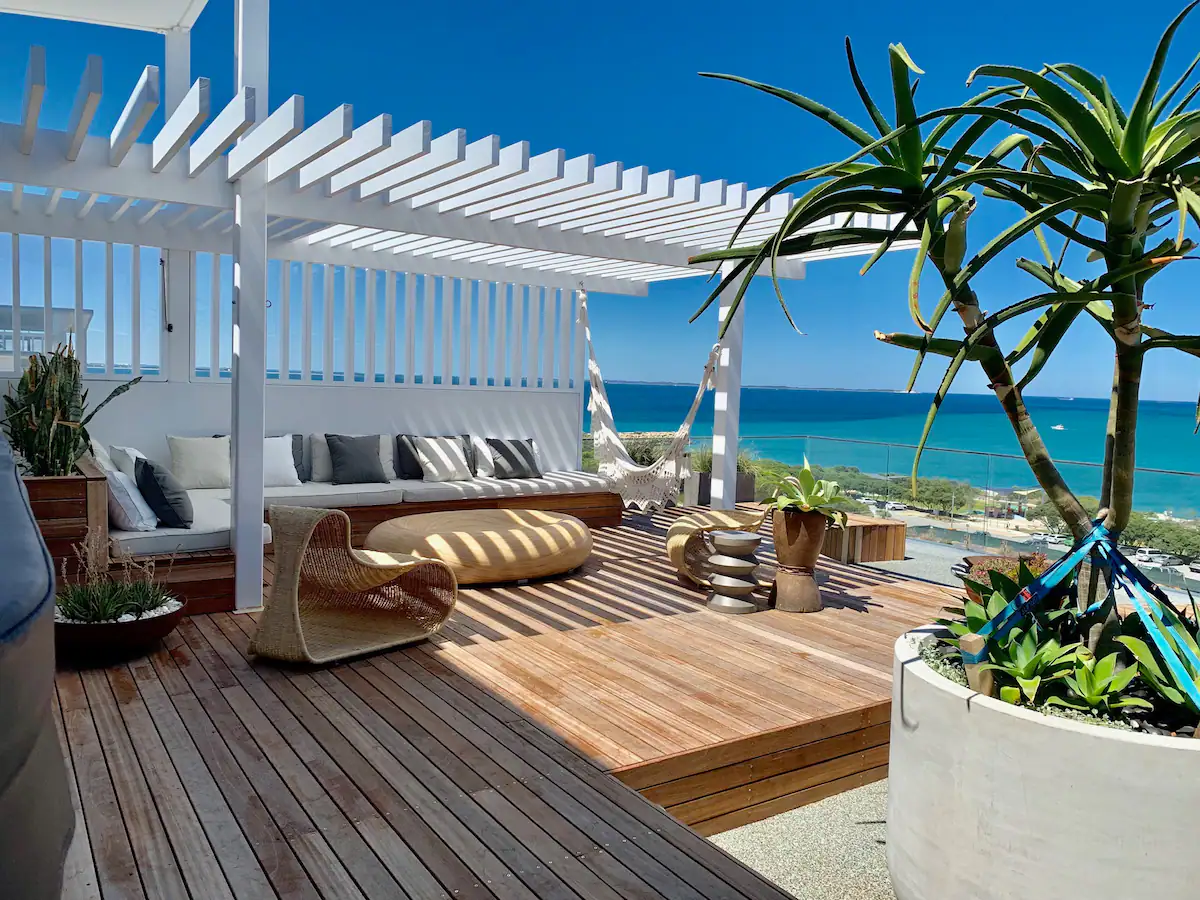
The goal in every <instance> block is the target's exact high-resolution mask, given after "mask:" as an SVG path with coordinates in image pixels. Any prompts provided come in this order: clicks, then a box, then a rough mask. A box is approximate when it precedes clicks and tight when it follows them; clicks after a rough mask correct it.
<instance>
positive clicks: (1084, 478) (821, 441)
mask: <svg viewBox="0 0 1200 900" xmlns="http://www.w3.org/2000/svg"><path fill="white" fill-rule="evenodd" d="M667 440H668V439H666V438H662V437H660V436H654V437H646V436H638V437H633V436H631V437H629V438H628V439H627V441H626V443H627V446H629V447H630V449H631V452H632V454H633V455H634V458H635V459H637V460H638V461H639V462H643V461H644V462H649V461H651V460H653V459H654V458H655V457H656V456H657V455H658V453H660V452H661V450H662V448H663V447H665V445H666V441H667ZM741 448H742V451H743V453H744V454H745V456H746V457H747V458H749V459H750V460H752V461H753V466H751V468H753V469H754V470H755V471H756V473H757V482H756V486H755V496H756V498H757V499H759V500H762V499H765V498H767V497H769V496H770V494H771V491H772V484H773V482H774V481H775V480H777V479H778V478H780V477H783V476H784V475H787V474H789V473H790V472H791V471H792V470H793V469H794V468H795V467H798V466H801V465H803V463H804V460H805V459H806V458H807V459H808V461H809V462H810V464H811V465H812V466H813V468H814V470H815V471H816V473H817V475H818V477H823V478H830V479H833V480H835V481H837V482H839V483H840V484H841V485H842V487H843V489H844V490H845V492H846V497H847V507H848V508H849V509H851V510H852V511H855V512H859V513H862V514H869V515H873V516H880V517H902V518H904V519H905V520H906V521H907V523H908V536H909V540H910V545H909V549H910V553H911V554H917V553H920V552H922V545H923V544H924V545H931V544H938V545H941V547H942V548H943V549H942V550H941V551H940V553H941V554H942V555H943V556H944V555H945V552H946V549H948V548H950V547H953V548H956V549H961V550H962V551H963V554H964V555H968V554H969V553H971V552H974V553H981V554H992V553H1001V554H1003V553H1016V552H1021V553H1025V552H1041V553H1045V554H1046V555H1047V556H1048V557H1049V558H1051V559H1054V558H1057V557H1058V556H1061V555H1062V554H1063V553H1065V552H1066V551H1067V550H1068V549H1069V547H1070V544H1071V541H1070V538H1069V536H1067V529H1066V528H1065V526H1064V524H1063V522H1062V520H1061V517H1059V516H1058V514H1057V512H1056V511H1055V510H1054V508H1053V505H1052V504H1050V503H1048V502H1047V501H1046V498H1045V495H1044V494H1043V492H1042V491H1041V490H1040V488H1039V487H1038V486H1037V482H1036V480H1035V479H1034V478H1033V476H1032V474H1031V473H1030V471H1029V466H1028V464H1027V463H1026V461H1025V459H1024V458H1023V457H1020V456H1013V455H1008V454H999V453H981V452H974V451H964V450H954V449H949V448H941V447H928V448H926V449H925V451H924V453H923V454H922V457H921V465H920V469H919V471H918V479H917V490H916V493H915V495H914V493H913V491H912V482H911V476H912V464H913V458H914V455H915V453H916V448H915V447H914V446H912V445H907V444H895V443H885V442H872V441H858V440H851V439H845V438H832V437H825V436H820V435H762V436H759V435H751V436H744V437H743V438H742V441H741ZM590 449H591V447H590V439H588V440H586V441H585V450H584V455H585V460H588V459H590V456H591V455H590V453H589V451H590ZM691 453H692V462H693V468H694V469H696V470H698V471H705V470H707V469H708V468H709V466H710V465H711V442H710V440H709V439H699V440H697V441H696V442H695V443H694V444H693V445H692V448H691ZM1058 466H1059V470H1060V471H1061V472H1062V475H1063V477H1064V478H1065V479H1066V480H1067V483H1068V484H1069V485H1070V486H1071V488H1072V489H1073V490H1074V491H1075V492H1076V494H1077V495H1079V496H1080V497H1082V498H1085V500H1084V502H1085V504H1089V503H1090V504H1092V505H1091V506H1089V508H1090V509H1094V508H1095V499H1094V498H1096V497H1098V496H1099V494H1100V490H1101V478H1102V468H1101V466H1100V465H1098V464H1095V463H1084V462H1070V461H1068V462H1060V463H1059V464H1058ZM593 470H594V466H593ZM1135 485H1136V486H1135V492H1134V513H1133V516H1132V520H1131V522H1130V524H1129V526H1128V528H1127V529H1126V530H1125V533H1124V538H1125V540H1126V542H1127V545H1126V546H1127V553H1128V554H1129V555H1130V557H1131V558H1132V557H1135V556H1136V557H1137V561H1138V564H1139V565H1140V566H1141V567H1142V569H1143V570H1144V571H1145V572H1146V573H1147V574H1148V575H1150V576H1151V577H1152V578H1154V579H1155V581H1157V582H1158V583H1159V584H1161V585H1162V586H1164V587H1166V588H1169V589H1171V590H1173V591H1177V592H1183V591H1186V590H1200V473H1194V472H1177V471H1168V470H1163V469H1139V470H1138V472H1137V479H1136V483H1135ZM681 500H682V498H681ZM931 552H932V551H931ZM1177 596H1178V597H1180V598H1182V600H1183V601H1185V602H1186V600H1187V597H1186V595H1185V594H1183V593H1179V594H1177Z"/></svg>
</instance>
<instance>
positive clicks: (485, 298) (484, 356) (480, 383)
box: [475, 281, 495, 387]
mask: <svg viewBox="0 0 1200 900" xmlns="http://www.w3.org/2000/svg"><path fill="white" fill-rule="evenodd" d="M494 288H495V284H494V283H492V282H490V281H481V282H479V332H478V335H479V340H478V344H479V366H478V368H477V369H476V378H475V385H476V386H477V387H487V385H488V375H489V374H490V372H491V363H490V361H489V359H490V354H489V353H488V347H490V346H491V342H490V341H488V323H489V321H490V316H489V306H490V304H491V302H492V291H493V289H494Z"/></svg>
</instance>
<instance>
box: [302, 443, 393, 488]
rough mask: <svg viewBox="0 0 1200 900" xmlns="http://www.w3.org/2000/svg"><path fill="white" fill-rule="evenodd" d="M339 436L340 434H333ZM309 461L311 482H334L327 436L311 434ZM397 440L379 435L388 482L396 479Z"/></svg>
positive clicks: (380, 460)
mask: <svg viewBox="0 0 1200 900" xmlns="http://www.w3.org/2000/svg"><path fill="white" fill-rule="evenodd" d="M333 433H334V434H337V433H338V432H336V431H335V432H333ZM362 436H363V435H355V434H348V435H346V437H362ZM308 447H309V459H310V461H311V463H312V468H311V472H310V475H309V480H310V481H333V458H332V457H331V456H330V455H329V442H328V441H326V440H325V435H324V434H323V433H321V434H310V435H309V436H308ZM394 456H395V438H393V437H392V436H391V435H390V434H381V435H379V462H380V464H381V465H382V466H383V474H384V475H386V476H387V477H388V480H389V481H391V480H392V479H394V478H396V463H395V461H394Z"/></svg>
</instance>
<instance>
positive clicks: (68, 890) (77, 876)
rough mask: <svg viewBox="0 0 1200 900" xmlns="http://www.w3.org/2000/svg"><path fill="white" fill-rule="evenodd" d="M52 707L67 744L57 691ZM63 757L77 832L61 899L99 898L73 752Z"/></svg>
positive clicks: (61, 740)
mask: <svg viewBox="0 0 1200 900" xmlns="http://www.w3.org/2000/svg"><path fill="white" fill-rule="evenodd" d="M50 706H51V709H50V715H51V717H52V718H53V719H54V729H55V731H56V732H58V740H59V743H60V744H61V745H62V746H64V747H65V746H66V732H65V731H64V730H63V718H62V707H61V706H60V705H59V702H58V691H57V690H55V691H54V693H52V694H51V695H50ZM63 757H64V762H65V763H66V769H67V790H68V791H69V793H70V795H71V808H72V809H73V810H74V811H75V834H74V836H73V838H72V840H71V846H70V847H69V848H68V849H67V856H66V860H65V861H64V863H63V896H62V900H100V885H99V883H98V881H97V878H96V865H95V863H94V862H93V860H92V853H91V846H90V843H89V841H88V833H87V821H86V820H85V819H84V817H83V805H82V803H81V801H80V799H79V783H78V782H77V781H76V780H75V766H74V763H73V762H72V760H71V754H70V753H64V754H63Z"/></svg>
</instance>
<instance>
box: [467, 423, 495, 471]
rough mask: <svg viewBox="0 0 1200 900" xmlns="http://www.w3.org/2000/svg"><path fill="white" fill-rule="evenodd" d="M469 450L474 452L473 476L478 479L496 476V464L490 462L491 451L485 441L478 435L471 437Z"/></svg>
mask: <svg viewBox="0 0 1200 900" xmlns="http://www.w3.org/2000/svg"><path fill="white" fill-rule="evenodd" d="M471 448H472V449H473V450H474V451H475V474H476V475H478V476H479V477H480V478H491V477H492V476H494V475H495V474H496V463H495V462H493V461H492V450H491V448H490V447H488V445H487V439H486V438H484V437H481V436H480V435H478V434H473V435H471Z"/></svg>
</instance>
